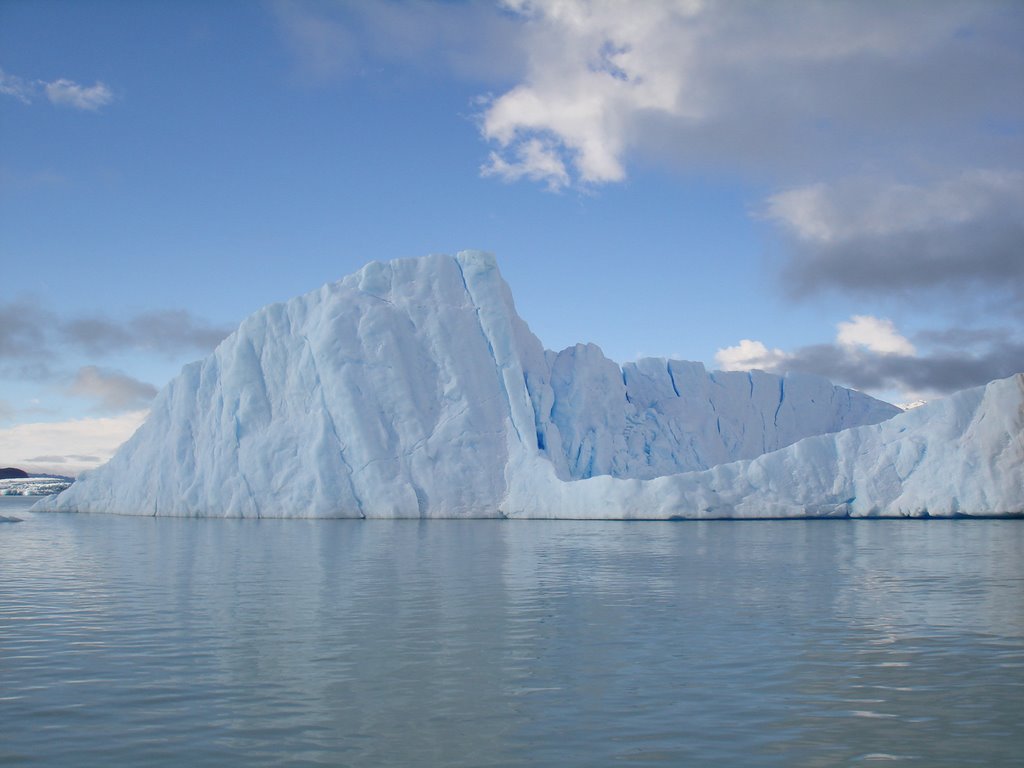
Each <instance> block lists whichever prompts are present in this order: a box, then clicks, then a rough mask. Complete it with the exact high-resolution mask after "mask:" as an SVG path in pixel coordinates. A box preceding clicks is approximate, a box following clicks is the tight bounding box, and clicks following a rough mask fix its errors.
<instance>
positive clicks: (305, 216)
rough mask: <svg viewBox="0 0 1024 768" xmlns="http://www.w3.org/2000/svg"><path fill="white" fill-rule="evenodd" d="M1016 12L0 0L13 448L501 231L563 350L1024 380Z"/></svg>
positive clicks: (136, 405)
mask: <svg viewBox="0 0 1024 768" xmlns="http://www.w3.org/2000/svg"><path fill="white" fill-rule="evenodd" d="M1022 51H1024V6H1021V5H1020V4H1017V3H1012V2H1006V3H998V2H992V3H986V2H974V1H973V0H972V2H959V3H958V2H941V1H940V2H905V3H899V4H893V3H882V2H877V3H876V2H856V3H853V2H851V3H843V2H828V3H818V2H810V0H808V1H807V2H800V3H771V4H749V3H731V2H724V3H713V4H704V3H701V2H693V1H691V0H687V1H686V2H682V1H680V2H673V1H671V0H666V1H665V2H658V1H657V0H650V2H644V3H597V2H595V3H590V2H584V0H566V1H564V2H554V0H551V1H550V2H549V1H548V0H537V1H536V2H519V1H514V2H508V3H454V2H445V3H441V2H415V3H412V2H410V3H398V2H380V3H366V2H359V3H343V2H337V3H334V2H292V3H270V2H268V3H257V2H227V1H225V2H217V3H206V2H165V3H161V2H148V3H137V2H116V1H113V0H111V1H108V2H81V3H72V2H49V1H48V0H31V1H22V0H5V2H3V3H0V264H2V267H3V279H2V282H0V465H6V464H15V465H20V466H26V467H27V468H30V469H37V470H42V469H45V470H51V471H61V470H64V471H68V472H76V471H78V470H79V469H82V468H85V467H87V466H90V465H92V464H95V463H96V461H98V460H100V459H102V458H105V457H106V456H107V455H109V452H110V451H111V450H112V448H113V446H114V445H116V443H117V441H119V440H121V439H123V438H124V437H125V436H127V434H128V433H129V432H130V430H131V429H132V428H133V426H134V425H135V424H137V423H138V420H139V419H140V418H141V416H142V415H143V414H144V412H145V409H146V406H147V403H148V401H149V399H151V397H152V396H153V394H154V392H155V391H156V390H157V389H158V388H160V387H161V386H163V385H164V384H165V383H166V382H167V381H168V380H169V379H170V378H171V377H172V376H173V375H175V373H176V372H177V371H178V370H179V369H180V367H181V366H182V365H183V364H184V363H186V362H189V361H190V360H193V359H196V358H198V357H201V356H202V355H204V354H206V353H207V352H209V350H210V349H211V348H212V346H213V345H214V344H215V343H216V341H217V339H218V338H220V337H221V336H222V335H223V334H224V333H226V332H227V331H229V330H230V329H232V328H233V327H234V326H235V325H237V323H238V322H239V321H240V320H241V319H242V318H243V317H245V316H246V315H247V314H249V313H250V312H252V311H254V310H256V309H258V308H259V307H261V306H263V305H265V304H267V303H270V302H273V301H280V300H285V299H287V298H290V297H291V296H294V295H297V294H300V293H304V292H306V291H309V290H312V289H314V288H316V287H318V286H319V285H321V284H323V283H325V282H329V281H333V280H336V279H339V278H341V277H343V276H344V275H346V274H348V273H350V272H352V271H354V270H355V269H358V268H359V267H360V266H362V265H363V264H364V263H365V262H367V261H370V260H373V259H378V260H386V259H391V258H397V257H405V256H419V255H424V254H427V253H436V252H444V253H453V252H455V251H458V250H461V249H465V248H477V249H483V250H489V251H493V252H494V253H496V254H497V256H498V259H499V263H500V265H501V268H502V272H503V273H504V275H505V277H506V279H507V280H508V282H509V283H510V285H511V287H512V290H513V294H514V296H515V298H516V302H517V306H518V308H519V311H520V314H521V315H522V316H523V317H524V318H525V319H526V321H527V322H528V323H529V324H530V326H531V328H532V329H533V331H534V332H535V333H536V334H537V335H538V336H539V337H540V338H541V340H542V341H543V342H544V344H545V345H546V346H548V347H549V348H553V349H560V348H562V347H564V346H567V345H570V344H573V343H576V342H582V341H592V342H595V343H597V344H598V345H600V346H601V347H602V348H603V349H604V351H605V353H606V354H607V355H608V356H610V357H612V358H613V359H616V360H619V361H624V360H629V359H635V358H636V357H638V356H645V355H652V356H673V357H681V358H684V359H694V360H701V361H703V362H704V363H705V364H706V365H708V367H727V368H744V367H759V368H762V369H765V370H772V371H777V372H784V371H787V370H802V371H811V372H815V373H819V374H822V375H825V376H828V377H829V378H832V379H833V380H835V381H837V382H839V383H843V384H846V385H849V386H854V387H856V388H859V389H863V390H866V391H868V392H871V393H873V394H877V395H880V396H883V397H886V398H888V399H893V400H899V401H907V400H912V399H915V398H918V397H924V398H933V397H937V396H941V395H943V394H946V393H948V392H950V391H953V390H955V389H958V388H962V387H964V386H972V385H975V384H980V383H984V382H985V381H987V380H989V379H991V378H996V377H998V376H1005V375H1009V374H1010V373H1012V372H1014V371H1018V370H1021V369H1022V368H1024V329H1022V325H1024V322H1022V321H1024V254H1022V252H1021V251H1022V243H1024V224H1022V222H1024V215H1022V213H1024V153H1022V148H1024V141H1022V128H1024V96H1022V92H1021V89H1020V83H1021V82H1024V54H1022Z"/></svg>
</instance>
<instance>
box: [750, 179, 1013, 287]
mask: <svg viewBox="0 0 1024 768" xmlns="http://www.w3.org/2000/svg"><path fill="white" fill-rule="evenodd" d="M1022 210H1024V173H1020V172H1016V171H995V170H973V171H967V172H963V173H960V174H958V175H956V176H954V177H952V178H946V179H941V180H939V181H937V182H934V183H932V184H930V185H912V184H904V183H897V182H891V181H888V182H879V181H873V180H864V179H858V180H852V181H851V180H847V181H842V182H838V183H835V184H824V183H819V184H814V185H810V186H805V187H798V188H794V189H789V190H786V191H783V192H780V193H778V194H776V195H773V196H772V197H770V198H769V199H768V201H767V204H766V208H765V213H766V215H767V217H768V218H770V219H771V220H773V221H774V222H776V223H777V224H778V225H779V226H780V227H781V228H782V230H783V231H784V232H786V233H787V234H788V236H789V237H790V239H791V241H792V243H793V246H794V247H793V249H792V255H791V257H790V260H789V263H788V265H787V268H786V275H787V278H788V280H787V282H788V284H789V285H791V286H792V287H793V288H794V290H796V291H797V292H807V291H809V290H812V289H819V288H840V289H847V290H860V291H871V292H879V291H881V292H896V291H905V290H907V289H913V288H933V287H937V286H943V285H949V284H951V283H960V282H962V281H970V282H975V283H980V284H984V285H988V286H990V287H994V288H999V289H1004V288H1005V289H1009V290H1011V291H1012V292H1013V293H1014V295H1015V296H1016V297H1017V298H1019V299H1024V258H1022V253H1021V244H1022V243H1024V217H1022V216H1021V211H1022Z"/></svg>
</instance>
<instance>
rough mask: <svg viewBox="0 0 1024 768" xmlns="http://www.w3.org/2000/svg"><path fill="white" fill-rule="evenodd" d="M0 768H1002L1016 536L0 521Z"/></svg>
mask: <svg viewBox="0 0 1024 768" xmlns="http://www.w3.org/2000/svg"><path fill="white" fill-rule="evenodd" d="M0 502H2V503H0V515H5V514H6V515H15V516H18V517H21V518H23V520H24V522H20V523H3V524H0V723H2V729H0V764H4V765H26V766H33V765H74V766H121V765H142V764H144V765H149V766H161V765H167V766H171V765H174V766H178V765H186V766H190V768H191V767H194V766H214V765H216V766H221V765H238V766H252V765H289V766H291V765H351V766H370V765H372V766H421V765H422V766H431V765H438V766H526V765H541V766H600V765H623V764H624V765H658V766H679V765H686V766H699V765H728V766H787V767H789V766H835V765H851V766H853V765H856V766H860V765H864V764H875V763H876V762H877V763H882V762H884V763H888V762H891V761H908V762H911V763H912V764H915V765H921V766H968V765H985V766H1001V765H1005V766H1009V765H1017V766H1019V765H1021V762H1022V755H1024V727H1022V715H1024V521H1021V520H1007V521H999V520H948V521H938V520H928V521H910V520H908V521H870V520H833V521H789V522H779V521H774V522H679V523H660V522H643V523H626V522H558V521H552V522H548V521H544V522H541V521H529V522H527V521H507V520H470V521H436V520H435V521H424V522H420V521H384V520H376V521H358V520H354V521H308V520H262V521H237V520H178V519H166V518H161V519H158V518H131V517H114V516H85V515H60V514H33V513H29V512H26V511H24V510H25V505H26V500H23V499H16V498H3V499H0Z"/></svg>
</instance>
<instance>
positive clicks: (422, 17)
mask: <svg viewBox="0 0 1024 768" xmlns="http://www.w3.org/2000/svg"><path fill="white" fill-rule="evenodd" d="M270 8H271V9H272V12H273V16H274V20H275V21H276V23H277V26H278V29H279V30H280V32H281V34H282V36H283V38H284V40H285V42H286V44H287V45H288V47H289V48H290V49H291V51H292V53H293V55H294V57H295V61H296V62H297V64H298V72H299V74H300V76H301V78H302V79H303V80H305V81H309V82H311V83H315V84H324V83H332V82H337V81H342V80H345V79H347V78H351V77H358V76H360V75H362V74H363V73H364V72H366V71H367V70H371V69H373V70H379V69H380V68H381V67H382V65H387V64H391V63H394V62H402V63H406V64H408V63H413V64H415V66H416V68H417V69H419V70H420V71H424V70H427V71H430V70H434V71H437V70H438V69H441V70H443V71H445V72H451V73H453V74H455V75H456V76H457V77H460V78H464V79H467V80H470V81H474V82H491V81H492V80H494V79H500V80H507V79H508V78H509V77H512V76H515V75H518V74H520V73H521V71H522V60H523V51H522V48H521V46H520V37H519V35H518V27H519V23H518V21H517V20H515V19H513V18H511V17H510V16H509V15H508V14H507V13H506V12H505V11H504V10H503V9H502V8H500V7H499V6H498V5H497V4H493V3H447V2H415V3H391V2H379V3H323V2H310V1H308V0H289V1H288V2H284V1H280V2H275V3H273V4H271V5H270Z"/></svg>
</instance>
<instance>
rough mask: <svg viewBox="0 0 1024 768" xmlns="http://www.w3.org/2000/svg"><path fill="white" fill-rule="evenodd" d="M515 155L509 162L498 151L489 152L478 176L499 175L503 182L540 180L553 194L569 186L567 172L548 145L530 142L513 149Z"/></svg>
mask: <svg viewBox="0 0 1024 768" xmlns="http://www.w3.org/2000/svg"><path fill="white" fill-rule="evenodd" d="M515 154H516V157H515V160H513V161H512V162H508V161H507V160H505V158H503V157H502V156H501V155H499V154H498V153H497V152H491V156H490V159H489V160H488V162H487V165H485V166H484V167H483V168H481V173H482V174H483V175H484V176H499V177H501V178H502V179H504V180H505V181H518V180H519V179H521V178H523V177H526V178H528V179H531V180H533V181H543V182H545V183H546V184H547V186H548V189H550V190H551V191H553V192H555V191H558V190H560V189H562V188H563V187H565V186H567V185H568V184H569V172H568V171H567V170H566V169H565V164H564V163H563V162H562V159H561V157H559V155H558V151H557V150H556V149H554V148H553V147H552V146H551V145H550V144H545V143H544V142H542V141H541V140H540V139H530V140H529V141H525V142H523V143H521V144H520V145H519V146H518V147H516V148H515Z"/></svg>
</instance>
